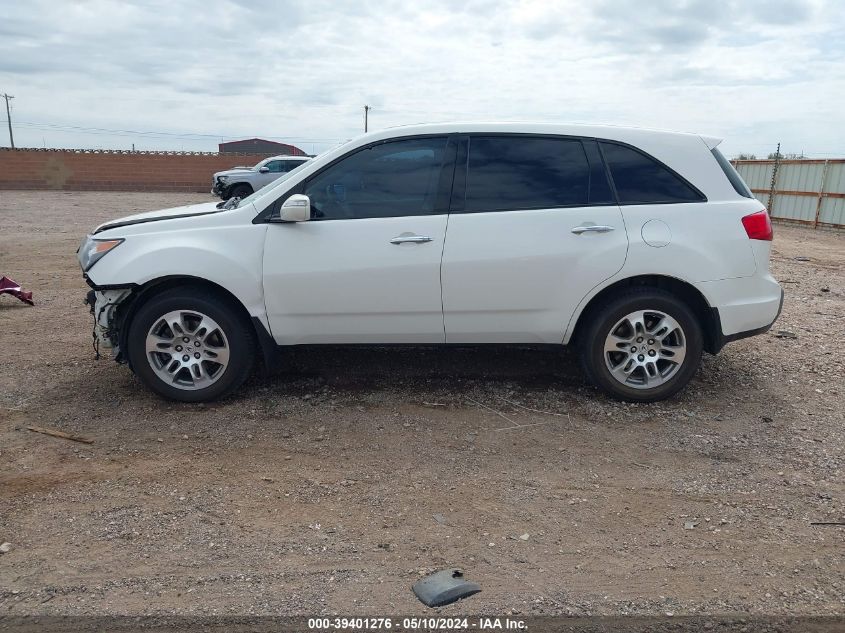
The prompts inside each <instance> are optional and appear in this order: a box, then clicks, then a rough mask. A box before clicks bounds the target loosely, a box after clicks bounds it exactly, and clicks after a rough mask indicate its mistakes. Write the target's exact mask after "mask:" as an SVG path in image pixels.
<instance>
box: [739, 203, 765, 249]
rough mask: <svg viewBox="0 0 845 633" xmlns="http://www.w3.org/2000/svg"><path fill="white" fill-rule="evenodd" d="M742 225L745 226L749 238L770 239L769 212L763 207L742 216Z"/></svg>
mask: <svg viewBox="0 0 845 633" xmlns="http://www.w3.org/2000/svg"><path fill="white" fill-rule="evenodd" d="M742 226H744V227H745V232H746V233H748V238H749V239H752V240H764V241H766V242H771V241H772V221H771V220H770V219H769V212H768V211H766V210H765V209H763V210H762V211H758V212H757V213H752V214H751V215H746V216H745V217H744V218H742Z"/></svg>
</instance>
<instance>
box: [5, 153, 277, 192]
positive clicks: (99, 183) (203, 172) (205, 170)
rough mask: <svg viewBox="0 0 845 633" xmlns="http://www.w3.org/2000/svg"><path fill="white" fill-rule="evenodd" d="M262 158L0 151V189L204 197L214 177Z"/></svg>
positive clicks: (249, 155) (252, 163) (249, 156)
mask: <svg viewBox="0 0 845 633" xmlns="http://www.w3.org/2000/svg"><path fill="white" fill-rule="evenodd" d="M264 158H267V155H266V154H211V153H189V152H171V153H168V152H149V153H147V152H108V151H102V152H101V151H83V150H40V149H14V150H13V149H9V148H0V189H63V190H66V191H197V192H206V191H209V190H210V189H211V175H212V174H213V173H214V172H216V171H221V170H224V169H229V168H231V167H234V166H236V165H254V164H255V163H257V162H258V161H260V160H262V159H264Z"/></svg>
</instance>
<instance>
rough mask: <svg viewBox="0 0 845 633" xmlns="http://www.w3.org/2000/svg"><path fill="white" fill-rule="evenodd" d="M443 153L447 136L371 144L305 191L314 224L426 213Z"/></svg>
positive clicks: (322, 174)
mask: <svg viewBox="0 0 845 633" xmlns="http://www.w3.org/2000/svg"><path fill="white" fill-rule="evenodd" d="M445 155H446V138H445V137H441V138H418V139H405V140H400V141H392V142H388V143H382V144H379V145H374V146H372V147H369V148H366V149H363V150H360V151H357V152H355V153H354V154H352V155H350V156H347V157H346V158H343V159H341V160H340V162H338V163H335V164H334V165H332V166H331V167H329V168H327V169H326V170H324V171H322V172H320V173H319V174H317V175H316V176H314V177H313V178H311V179H310V180H308V182H307V183H306V185H305V191H304V193H305V195H307V196H308V197H309V198H311V208H312V213H313V217H314V219H315V220H341V219H360V218H390V217H399V216H408V215H428V214H431V213H434V211H435V201H436V198H437V192H438V183H439V181H440V173H441V168H442V165H443V162H444V159H445Z"/></svg>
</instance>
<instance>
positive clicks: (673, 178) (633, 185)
mask: <svg viewBox="0 0 845 633" xmlns="http://www.w3.org/2000/svg"><path fill="white" fill-rule="evenodd" d="M600 145H601V149H602V152H603V153H604V158H605V160H606V161H607V165H608V167H609V168H610V175H611V177H612V178H613V184H614V185H615V186H616V195H617V196H618V197H619V204H663V203H671V202H702V201H704V200H705V198H704V196H703V195H702V194H701V193H700V192H699V191H697V190H696V189H694V188H693V187H692V186H691V185H690V184H689V183H687V182H686V181H685V180H684V179H683V178H681V177H680V176H678V175H677V174H675V173H674V172H672V171H671V170H670V169H668V168H667V167H666V166H665V165H662V164H661V163H659V162H657V161H656V160H654V159H653V158H651V157H650V156H647V155H646V154H644V153H642V152H640V151H638V150H635V149H634V148H632V147H628V146H626V145H617V144H616V143H605V142H602V143H600Z"/></svg>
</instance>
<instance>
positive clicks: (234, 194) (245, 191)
mask: <svg viewBox="0 0 845 633" xmlns="http://www.w3.org/2000/svg"><path fill="white" fill-rule="evenodd" d="M249 195H252V187H250V186H249V185H235V186H234V187H232V188H231V189H229V198H246V197H247V196H249ZM227 200H228V198H227Z"/></svg>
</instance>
